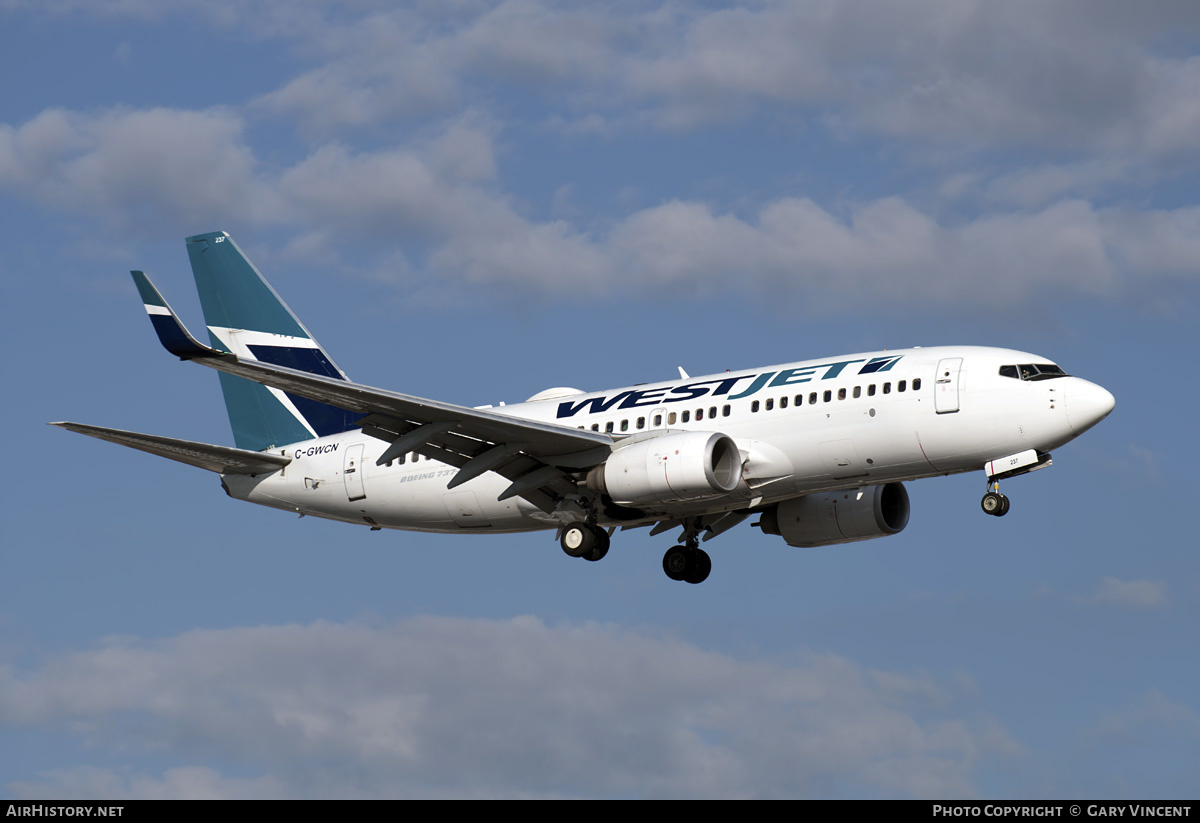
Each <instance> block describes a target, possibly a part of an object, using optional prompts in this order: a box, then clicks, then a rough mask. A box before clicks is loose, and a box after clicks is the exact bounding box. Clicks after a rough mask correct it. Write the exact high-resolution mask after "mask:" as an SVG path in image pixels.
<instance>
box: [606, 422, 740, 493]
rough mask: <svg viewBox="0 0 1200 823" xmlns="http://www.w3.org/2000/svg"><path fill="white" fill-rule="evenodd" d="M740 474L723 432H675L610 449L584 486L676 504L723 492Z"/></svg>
mask: <svg viewBox="0 0 1200 823" xmlns="http://www.w3.org/2000/svg"><path fill="white" fill-rule="evenodd" d="M741 479H742V453H741V452H740V451H739V450H738V447H737V444H736V443H734V442H733V438H731V437H730V436H729V435H727V434H721V433H720V432H679V433H675V434H663V435H659V436H658V437H652V438H649V439H646V440H638V441H637V442H634V443H630V444H629V445H628V446H621V447H620V448H617V449H616V450H614V451H613V453H612V454H611V455H610V456H609V458H608V460H606V461H605V462H604V463H602V464H601V465H599V466H597V467H596V468H594V469H592V470H591V471H590V472H589V473H588V477H587V485H588V488H589V489H591V490H592V491H594V492H599V493H601V494H607V495H608V496H609V497H611V498H612V499H613V500H614V501H616V502H617V503H620V504H627V505H633V506H638V505H653V504H655V503H678V502H680V501H682V500H698V499H701V498H705V497H714V496H719V495H722V494H728V493H729V492H731V491H733V490H734V489H735V488H737V485H738V482H739V481H740V480H741Z"/></svg>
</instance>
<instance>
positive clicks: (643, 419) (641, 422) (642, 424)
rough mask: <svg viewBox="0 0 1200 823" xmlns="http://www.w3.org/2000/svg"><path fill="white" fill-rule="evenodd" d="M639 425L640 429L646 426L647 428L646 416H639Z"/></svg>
mask: <svg viewBox="0 0 1200 823" xmlns="http://www.w3.org/2000/svg"><path fill="white" fill-rule="evenodd" d="M637 427H638V428H639V429H644V428H646V418H644V417H639V418H638V422H637Z"/></svg>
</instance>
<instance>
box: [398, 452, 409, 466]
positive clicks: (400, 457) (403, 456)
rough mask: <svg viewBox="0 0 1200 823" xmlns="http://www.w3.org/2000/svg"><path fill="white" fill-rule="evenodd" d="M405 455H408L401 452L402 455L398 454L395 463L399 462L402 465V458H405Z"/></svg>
mask: <svg viewBox="0 0 1200 823" xmlns="http://www.w3.org/2000/svg"><path fill="white" fill-rule="evenodd" d="M406 457H408V455H407V454H402V455H400V456H399V457H398V458H397V459H396V462H397V463H400V464H401V465H403V464H404V458H406Z"/></svg>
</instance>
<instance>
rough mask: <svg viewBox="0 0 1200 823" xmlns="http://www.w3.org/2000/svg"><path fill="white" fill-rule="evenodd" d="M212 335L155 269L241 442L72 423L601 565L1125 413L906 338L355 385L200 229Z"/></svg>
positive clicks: (220, 238)
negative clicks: (577, 381) (847, 347)
mask: <svg viewBox="0 0 1200 823" xmlns="http://www.w3.org/2000/svg"><path fill="white" fill-rule="evenodd" d="M187 248H188V256H189V258H190V259H191V264H192V272H193V274H194V276H195V279H196V286H197V289H198V290H199V292H200V301H201V305H202V307H203V310H204V320H205V325H206V326H207V327H208V340H209V342H208V343H207V344H205V343H201V342H200V341H199V340H197V339H196V338H195V337H193V336H192V334H191V333H190V332H189V331H188V330H187V329H186V328H185V327H184V326H183V324H182V323H181V322H180V321H179V319H178V317H176V315H175V313H174V312H173V311H171V309H170V307H169V306H168V305H167V303H166V301H164V300H163V298H162V296H161V295H160V294H159V292H158V290H157V289H156V288H155V287H154V286H153V285H152V284H151V283H150V281H149V279H148V278H147V277H146V276H145V275H144V274H143V273H142V272H139V271H135V272H133V273H132V274H133V278H134V282H135V283H136V284H137V288H138V292H139V294H140V295H141V297H142V301H143V303H144V304H145V307H146V311H147V313H148V314H149V315H150V320H151V322H152V323H153V325H154V328H155V331H156V332H157V333H158V337H159V340H160V342H161V343H162V345H163V346H164V347H165V348H166V349H167V350H168V351H169V352H171V353H172V354H174V355H176V356H178V357H179V358H181V359H183V360H191V361H194V362H197V363H199V364H201V365H204V366H208V367H209V368H213V369H216V370H217V371H218V372H220V377H221V389H222V391H223V393H224V396H225V404H226V408H227V410H228V412H229V420H230V424H231V425H232V427H233V435H234V441H235V442H236V443H237V447H236V448H231V447H228V446H215V445H208V444H204V443H194V442H191V441H186V440H178V439H175V438H168V437H161V436H157V435H147V434H138V433H135V432H125V431H120V430H117V429H108V428H102V427H99V426H86V425H83V424H78V423H54V424H52V425H55V426H60V427H62V428H66V429H70V430H71V431H76V432H79V433H81V434H86V435H89V436H91V437H98V438H100V439H103V440H109V441H111V442H115V443H119V444H121V445H125V446H130V447H132V448H136V449H140V450H142V451H147V452H151V453H153V454H157V455H160V456H163V457H167V458H170V459H172V460H177V461H180V462H183V463H188V464H189V465H194V466H198V467H200V468H204V469H208V470H209V471H214V472H218V473H219V474H220V475H221V483H222V485H223V486H224V488H225V490H226V492H228V493H229V494H230V495H231V496H233V497H235V498H237V499H240V500H248V501H250V502H252V503H259V504H261V505H264V506H271V507H273V508H278V509H285V510H287V511H292V512H299V513H301V514H307V515H313V516H317V517H324V518H329V519H332V520H342V521H345V522H347V523H356V524H359V525H365V526H368V527H370V528H371V529H373V530H374V529H385V528H386V529H408V530H413V531H427V532H475V533H489V532H523V531H534V530H542V529H553V530H555V531H556V533H557V536H558V540H559V542H560V544H561V546H562V548H563V551H565V552H566V553H567V554H568V555H570V556H572V557H581V558H584V559H586V560H591V561H596V560H600V559H601V558H603V557H604V556H605V554H606V553H607V552H608V548H609V543H610V538H611V536H612V535H613V533H614V532H615V531H616V529H617V528H618V527H619V528H622V529H630V528H639V527H649V528H650V529H651V534H658V533H660V532H663V531H667V530H675V529H678V530H679V536H678V545H675V546H673V547H672V548H670V549H669V550H668V551H667V552H666V555H665V556H664V558H663V569H664V571H665V572H666V573H667V575H668V576H669V577H671V578H672V579H674V580H684V581H687V582H690V583H699V582H702V581H703V580H704V579H706V578H707V577H708V574H709V571H710V570H711V567H712V563H711V559H710V557H709V555H708V553H707V552H705V551H704V550H703V549H701V548H700V542H701V540H702V539H703V540H705V541H707V540H709V539H711V538H713V537H716V536H717V535H719V534H721V533H723V532H725V531H728V530H729V529H731V528H733V527H734V526H737V525H738V524H740V523H742V522H743V521H745V520H747V519H748V518H750V517H755V516H757V517H758V520H757V522H756V523H754V525H756V526H759V527H760V528H761V529H762V531H763V532H765V533H767V534H772V535H778V536H779V537H781V538H783V540H784V541H785V542H787V543H788V544H789V545H792V546H824V545H830V544H834V543H847V542H852V541H856V540H867V539H871V538H875V537H883V536H886V535H890V534H896V533H897V532H899V531H901V530H902V529H903V528H904V527H905V526H906V525H907V523H908V517H909V500H908V494H907V492H906V491H905V488H904V485H903V483H904V481H909V480H917V479H920V478H923V477H933V476H936V475H947V474H958V473H962V472H970V471H979V470H981V469H982V470H983V472H984V475H985V477H986V479H987V484H988V485H987V493H986V494H985V495H984V496H983V499H982V501H981V506H982V508H983V510H984V511H985V512H986V513H988V514H991V515H995V516H1002V515H1004V514H1006V513H1007V512H1008V510H1009V500H1008V498H1007V497H1006V496H1004V495H1003V494H1001V493H1000V489H999V483H1000V481H1001V480H1003V479H1007V478H1010V477H1015V476H1018V475H1021V474H1025V473H1028V472H1031V471H1036V470H1037V469H1041V468H1045V467H1046V466H1049V465H1050V452H1051V451H1052V450H1053V449H1056V448H1058V447H1059V446H1061V445H1063V444H1065V443H1067V442H1069V441H1071V440H1073V439H1074V438H1076V437H1078V436H1079V435H1080V434H1082V433H1083V432H1084V431H1086V430H1087V429H1089V428H1091V427H1092V426H1094V425H1096V424H1097V423H1098V422H1100V421H1101V420H1102V419H1104V417H1106V416H1107V415H1108V414H1109V413H1110V412H1111V411H1112V410H1113V406H1114V403H1115V401H1114V399H1113V396H1112V395H1111V394H1110V393H1109V392H1108V391H1106V390H1105V389H1103V388H1101V387H1100V386H1098V385H1096V384H1094V383H1089V382H1088V381H1086V380H1083V379H1081V378H1078V377H1072V376H1069V375H1068V374H1067V373H1066V372H1064V371H1063V370H1062V369H1061V368H1060V367H1059V366H1058V365H1057V364H1055V363H1053V362H1052V361H1050V360H1048V359H1046V358H1044V357H1041V356H1038V355H1034V354H1029V353H1027V352H1020V351H1014V350H1011V349H998V348H984V347H978V346H945V347H936V348H913V349H898V350H891V351H883V352H863V353H859V354H848V355H841V356H837V357H825V358H818V359H813V360H800V361H797V362H793V363H783V364H780V365H776V366H766V367H761V368H755V369H747V370H744V371H736V372H725V373H724V374H715V375H704V376H698V377H693V376H689V375H688V374H687V373H686V372H684V371H683V369H682V368H681V369H680V370H679V371H680V376H679V379H678V380H672V381H667V382H663V383H651V384H638V385H636V386H631V387H627V388H619V389H612V390H608V391H601V392H584V391H580V390H578V389H570V388H554V389H548V390H546V391H544V392H541V393H539V394H537V395H534V396H533V397H531V398H529V400H528V401H526V402H525V403H520V404H516V405H509V406H502V407H501V408H498V409H497V408H491V407H481V408H467V407H465V406H457V405H454V404H451V403H442V402H439V401H436V400H428V399H424V398H420V397H414V396H412V395H407V394H400V393H397V392H390V391H386V390H383V389H376V388H371V387H369V386H364V385H361V384H358V383H354V382H352V381H351V380H349V379H348V378H347V376H346V374H345V372H343V371H342V370H341V369H340V368H339V367H338V366H337V364H336V363H335V362H334V361H333V359H332V358H331V357H330V356H329V355H328V353H326V352H325V350H324V349H323V348H322V347H321V346H320V344H319V343H318V342H317V341H316V340H315V339H314V338H313V336H312V334H310V333H309V331H308V329H306V328H305V327H304V324H303V323H301V322H300V320H299V319H298V318H297V317H296V316H295V315H294V314H293V313H292V311H291V309H289V308H288V307H287V305H286V304H285V303H284V302H283V300H281V299H280V297H279V295H277V294H276V293H275V291H274V289H272V288H271V286H270V285H269V284H268V283H267V281H266V280H265V279H263V277H262V275H261V274H259V272H258V270H257V269H256V268H255V267H254V266H253V264H251V263H250V261H249V260H248V259H247V258H246V256H245V255H244V254H243V253H242V251H241V249H239V248H238V247H237V245H236V244H235V243H234V242H233V240H232V238H230V237H229V235H228V234H226V233H224V232H213V233H210V234H202V235H197V236H195V237H189V238H188V239H187Z"/></svg>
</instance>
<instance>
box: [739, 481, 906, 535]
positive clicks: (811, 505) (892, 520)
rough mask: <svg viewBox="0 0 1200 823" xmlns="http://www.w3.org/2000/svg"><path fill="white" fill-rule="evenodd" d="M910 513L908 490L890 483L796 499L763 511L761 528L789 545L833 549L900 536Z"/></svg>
mask: <svg viewBox="0 0 1200 823" xmlns="http://www.w3.org/2000/svg"><path fill="white" fill-rule="evenodd" d="M908 513H909V506H908V491H907V490H906V489H905V488H904V485H903V484H901V483H888V484H887V485H884V486H866V487H864V488H860V489H849V490H846V491H837V492H820V493H818V494H809V495H805V496H804V497H793V498H792V499H791V500H784V501H783V502H782V503H778V504H776V505H775V506H773V507H771V508H770V509H768V510H767V511H765V512H763V516H762V519H761V520H760V521H759V526H760V528H762V530H763V531H764V532H765V533H767V534H777V535H779V536H780V537H782V538H783V539H784V541H785V542H786V543H787V544H788V545H789V546H801V547H805V548H809V547H812V546H832V545H833V544H835V543H853V542H855V541H856V540H871V539H872V538H876V537H886V536H888V535H889V534H897V533H899V532H901V531H903V530H904V527H905V526H907V525H908Z"/></svg>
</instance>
